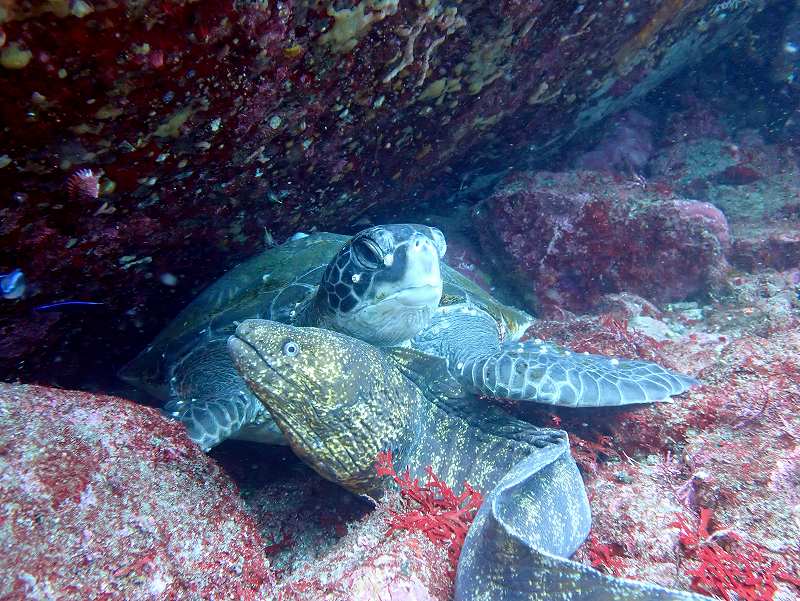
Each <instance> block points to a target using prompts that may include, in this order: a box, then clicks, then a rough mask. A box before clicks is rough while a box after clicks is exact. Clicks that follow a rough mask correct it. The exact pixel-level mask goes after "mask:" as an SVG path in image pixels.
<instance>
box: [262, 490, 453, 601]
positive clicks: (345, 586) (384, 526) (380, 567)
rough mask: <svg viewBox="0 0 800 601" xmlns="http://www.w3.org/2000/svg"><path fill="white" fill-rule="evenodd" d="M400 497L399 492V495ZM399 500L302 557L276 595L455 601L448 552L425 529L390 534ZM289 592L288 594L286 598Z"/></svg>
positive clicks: (311, 599) (305, 599)
mask: <svg viewBox="0 0 800 601" xmlns="http://www.w3.org/2000/svg"><path fill="white" fill-rule="evenodd" d="M394 496H395V497H399V496H398V495H394ZM398 504H399V500H398V499H397V498H394V499H391V500H387V499H385V500H384V501H382V502H381V503H379V504H378V506H377V508H376V509H375V511H373V512H372V513H370V514H369V515H368V516H367V517H366V518H364V519H362V520H361V521H359V522H357V523H353V524H350V526H349V528H348V533H347V534H346V535H345V536H344V537H343V538H342V539H341V540H340V541H339V542H338V543H337V544H336V545H335V546H334V547H333V548H331V549H330V550H329V551H328V552H327V553H325V554H324V555H322V556H321V557H317V558H316V559H314V560H312V561H306V562H303V561H298V562H297V563H296V564H295V566H294V567H295V569H294V570H293V572H292V573H291V574H289V575H288V576H287V577H286V578H284V579H281V581H280V583H279V585H278V587H277V589H276V594H277V595H278V598H281V599H287V600H291V601H318V600H319V599H326V600H327V601H449V600H450V599H452V596H453V580H452V575H450V574H448V570H449V563H448V559H447V553H446V552H445V551H444V550H443V549H442V548H440V547H437V546H435V545H434V544H433V543H432V542H430V541H429V540H427V539H426V538H425V537H424V535H422V534H421V533H420V532H414V533H409V532H395V533H393V534H392V535H391V536H388V537H387V536H386V533H387V531H388V530H389V524H390V523H391V517H392V513H391V511H392V510H393V507H396V506H397V505H398ZM281 595H283V596H281Z"/></svg>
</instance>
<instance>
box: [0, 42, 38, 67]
mask: <svg viewBox="0 0 800 601" xmlns="http://www.w3.org/2000/svg"><path fill="white" fill-rule="evenodd" d="M31 57H33V53H32V52H31V51H30V50H23V49H22V48H20V47H19V46H18V45H17V44H15V43H14V44H9V45H8V46H6V47H5V48H3V51H2V52H0V65H2V66H3V67H5V68H6V69H24V68H25V67H27V66H28V63H29V62H31Z"/></svg>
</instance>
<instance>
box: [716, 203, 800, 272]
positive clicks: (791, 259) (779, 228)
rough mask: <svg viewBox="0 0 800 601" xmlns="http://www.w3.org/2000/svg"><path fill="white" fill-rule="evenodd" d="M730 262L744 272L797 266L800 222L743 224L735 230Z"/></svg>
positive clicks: (788, 220) (795, 219)
mask: <svg viewBox="0 0 800 601" xmlns="http://www.w3.org/2000/svg"><path fill="white" fill-rule="evenodd" d="M734 239H735V241H734V244H733V251H732V253H731V263H733V265H734V266H736V267H738V268H740V269H745V270H747V271H761V270H764V269H777V270H787V269H793V268H794V269H796V268H798V267H800V220H798V219H797V215H792V218H791V219H789V218H787V219H782V220H776V221H773V222H772V223H742V224H739V225H737V226H736V227H735V228H734Z"/></svg>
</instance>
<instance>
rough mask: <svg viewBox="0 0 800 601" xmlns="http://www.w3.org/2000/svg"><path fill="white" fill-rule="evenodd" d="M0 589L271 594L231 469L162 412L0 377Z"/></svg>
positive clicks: (126, 594) (18, 593)
mask: <svg viewBox="0 0 800 601" xmlns="http://www.w3.org/2000/svg"><path fill="white" fill-rule="evenodd" d="M0 548H2V552H0V573H2V574H3V577H2V578H0V597H3V598H8V599H10V598H15V599H21V598H26V599H52V598H57V599H76V600H78V599H89V598H98V596H102V595H105V596H104V597H103V598H106V599H167V598H182V599H190V598H195V599H201V598H202V599H211V598H215V599H264V598H268V597H269V595H268V592H269V590H271V586H272V583H273V576H272V573H271V572H270V569H269V564H268V562H267V560H266V559H265V557H264V552H263V543H262V542H261V538H260V536H259V534H258V531H257V529H256V527H255V524H254V522H253V520H252V518H251V517H250V515H249V514H248V513H247V512H246V511H245V509H244V506H243V504H242V502H241V500H240V499H239V496H238V491H237V488H236V486H235V485H234V484H233V482H232V481H231V480H230V479H229V478H228V476H227V475H226V474H225V473H224V472H223V471H222V470H221V469H220V468H219V467H218V466H217V464H216V463H215V462H214V461H213V460H211V459H210V458H209V457H207V456H206V455H204V454H203V453H202V452H201V451H200V449H198V448H197V447H196V446H195V445H193V444H192V443H191V442H190V441H189V439H188V438H187V437H186V435H185V433H184V431H183V428H182V427H181V426H179V425H178V424H176V423H172V422H169V421H167V420H166V419H164V418H162V417H161V416H160V415H159V414H158V412H157V411H155V410H153V409H149V408H146V407H142V406H140V405H136V404H134V403H131V402H129V401H125V400H122V399H119V398H115V397H108V396H99V395H92V394H87V393H81V392H70V391H63V390H56V389H51V388H43V387H37V386H15V385H9V384H2V385H0Z"/></svg>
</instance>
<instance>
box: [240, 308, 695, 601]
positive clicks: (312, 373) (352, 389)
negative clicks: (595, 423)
mask: <svg viewBox="0 0 800 601" xmlns="http://www.w3.org/2000/svg"><path fill="white" fill-rule="evenodd" d="M228 349H229V351H230V354H231V357H232V358H233V362H234V364H235V365H236V368H237V369H238V370H239V372H240V374H241V375H242V376H243V378H244V380H245V381H246V382H247V385H248V386H249V387H250V388H251V390H252V392H253V393H254V394H255V396H256V397H257V398H258V399H259V400H260V401H261V402H262V403H263V404H264V406H265V407H266V409H267V410H268V411H269V412H270V414H271V415H272V417H273V419H274V420H275V423H276V424H277V426H278V427H279V428H280V430H281V431H282V432H283V435H284V436H285V437H286V439H287V441H288V443H289V444H290V445H291V448H292V449H293V450H294V452H295V453H296V454H297V455H298V456H299V457H300V458H301V459H302V460H303V461H304V462H306V463H307V464H308V465H309V466H311V467H312V468H313V469H314V470H315V471H316V472H317V473H319V474H320V475H321V476H322V477H324V478H326V479H328V480H330V481H332V482H335V483H337V484H340V485H341V486H343V487H344V488H346V489H348V490H350V491H352V492H353V493H356V494H365V495H369V496H371V497H373V498H376V499H377V498H379V497H380V496H381V494H382V491H383V488H384V487H385V486H388V484H387V482H386V479H384V478H380V477H378V475H377V473H376V471H375V467H374V464H375V460H376V457H377V454H378V453H379V452H380V451H386V450H391V451H392V452H393V455H394V457H395V459H396V466H397V467H398V470H399V469H405V468H406V467H407V468H408V469H409V470H410V472H411V475H412V477H419V478H423V477H424V468H425V466H428V465H430V466H431V467H432V468H433V470H434V472H435V473H437V474H438V475H439V476H440V477H441V478H442V479H443V480H444V481H445V482H447V484H448V485H449V486H451V487H452V488H453V489H454V490H455V491H456V492H457V493H458V492H460V490H461V488H462V485H463V482H464V481H467V482H469V483H470V484H472V485H473V486H474V487H475V488H477V489H478V490H480V491H481V492H483V493H484V495H485V500H484V503H483V505H482V506H481V509H480V511H479V512H478V514H477V516H476V518H475V521H474V523H473V525H472V527H471V528H470V530H469V533H468V535H467V538H466V541H465V544H464V547H463V550H462V553H461V557H460V559H459V563H458V567H457V574H456V592H455V598H456V600H457V601H512V600H513V601H522V600H527V601H545V600H548V601H573V600H587V601H589V600H591V601H606V600H607V601H611V600H618V601H645V600H687V601H688V600H700V599H702V597H699V596H697V595H694V594H691V593H684V592H680V591H672V590H667V589H664V588H661V587H658V586H655V585H650V584H647V583H641V582H634V581H630V580H623V579H619V578H613V577H610V576H606V575H604V574H601V573H600V572H598V571H596V570H594V569H592V568H590V567H588V566H585V565H583V564H579V563H576V562H573V561H570V560H569V559H568V558H569V556H570V555H572V553H573V552H574V551H575V550H576V549H577V547H578V546H579V545H580V544H581V543H582V542H583V541H584V540H585V538H586V537H587V535H588V533H589V528H590V525H591V517H590V512H589V503H588V500H587V497H586V492H585V488H584V485H583V481H582V479H581V476H580V473H579V471H578V468H577V466H576V465H575V462H574V461H573V459H572V456H571V455H570V452H569V443H568V439H567V435H566V433H565V432H563V431H560V430H553V429H549V428H539V427H536V426H533V425H531V424H528V423H526V422H523V421H520V420H517V419H514V418H512V417H510V416H509V415H507V414H506V413H504V412H503V411H501V410H499V409H497V408H495V407H492V406H490V405H488V404H487V403H485V402H483V401H480V400H479V399H478V398H477V397H476V396H474V395H472V394H470V393H469V392H468V391H465V389H464V387H462V386H461V385H460V384H459V383H458V382H457V381H456V380H455V379H454V378H453V377H452V375H451V374H450V373H449V371H448V368H447V361H446V360H444V359H441V358H437V357H434V356H432V355H427V354H423V353H421V352H419V351H416V350H414V349H396V350H394V351H390V352H387V351H385V350H381V349H378V348H376V347H374V346H372V345H370V344H367V343H365V342H363V341H361V340H357V339H354V338H351V337H349V336H347V335H344V334H340V333H336V332H333V331H331V330H325V329H319V328H313V327H296V326H291V325H286V324H282V323H278V322H274V321H267V320H246V321H244V322H242V323H241V324H240V325H239V326H238V327H237V329H236V333H235V335H233V336H231V337H230V338H229V339H228ZM412 378H413V380H412Z"/></svg>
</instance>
